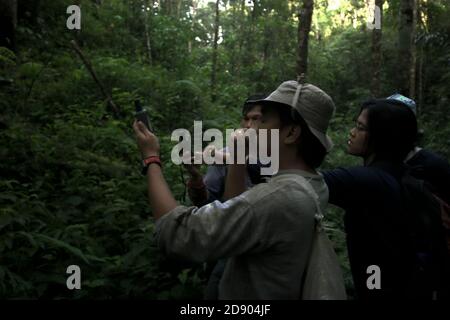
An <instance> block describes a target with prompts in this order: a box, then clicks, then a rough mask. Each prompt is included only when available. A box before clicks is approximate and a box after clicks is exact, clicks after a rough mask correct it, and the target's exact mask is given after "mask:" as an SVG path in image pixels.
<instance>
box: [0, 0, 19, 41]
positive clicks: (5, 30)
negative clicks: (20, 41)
mask: <svg viewBox="0 0 450 320" xmlns="http://www.w3.org/2000/svg"><path fill="white" fill-rule="evenodd" d="M16 27H17V0H0V47H7V48H9V49H11V50H15V49H16V37H15V34H16Z"/></svg>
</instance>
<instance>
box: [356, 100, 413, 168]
mask: <svg viewBox="0 0 450 320" xmlns="http://www.w3.org/2000/svg"><path fill="white" fill-rule="evenodd" d="M364 110H367V127H368V132H369V140H368V148H369V150H370V152H373V153H374V154H375V159H376V160H389V161H394V162H403V160H404V159H405V157H406V155H407V154H408V152H410V151H411V150H412V149H413V148H414V146H415V143H416V141H417V119H416V116H415V115H414V113H413V111H412V110H410V108H409V107H407V106H405V105H404V104H403V103H401V102H398V101H396V100H392V99H377V100H369V101H366V102H364V103H363V105H362V107H361V110H360V114H361V112H363V111H364Z"/></svg>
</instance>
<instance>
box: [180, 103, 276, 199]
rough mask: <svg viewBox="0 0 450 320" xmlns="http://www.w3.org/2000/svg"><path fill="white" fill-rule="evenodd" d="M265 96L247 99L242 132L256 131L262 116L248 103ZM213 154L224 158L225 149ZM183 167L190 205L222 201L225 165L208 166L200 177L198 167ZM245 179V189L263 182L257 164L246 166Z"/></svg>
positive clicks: (254, 106) (243, 109)
mask: <svg viewBox="0 0 450 320" xmlns="http://www.w3.org/2000/svg"><path fill="white" fill-rule="evenodd" d="M266 96H267V95H263V94H255V95H252V96H250V97H248V99H247V100H246V101H245V103H244V105H243V108H242V119H241V123H240V128H242V129H244V130H246V129H250V128H252V129H255V130H257V129H258V124H259V122H260V120H261V116H262V114H261V105H259V104H257V103H252V102H250V101H253V100H260V99H264V98H265V97H266ZM215 152H216V153H221V154H223V155H224V156H225V153H226V152H227V148H224V149H223V150H218V151H215ZM185 167H186V169H187V171H188V173H189V175H190V178H189V179H188V181H187V187H188V195H189V199H190V200H191V202H192V204H194V205H195V206H202V205H205V204H208V203H211V202H213V201H215V200H223V198H222V197H223V194H224V191H225V181H226V177H227V172H228V166H227V165H226V164H223V165H210V166H208V169H207V172H206V174H205V176H202V174H201V173H200V170H199V165H194V164H185ZM245 177H246V182H245V184H246V188H247V189H249V188H251V187H252V186H254V185H256V184H258V183H261V182H263V181H264V178H263V177H261V175H260V165H259V164H247V170H246V175H245Z"/></svg>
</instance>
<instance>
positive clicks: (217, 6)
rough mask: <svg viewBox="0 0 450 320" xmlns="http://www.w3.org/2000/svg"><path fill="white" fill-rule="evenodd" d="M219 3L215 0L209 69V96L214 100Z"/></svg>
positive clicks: (218, 0)
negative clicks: (210, 64) (210, 65)
mask: <svg viewBox="0 0 450 320" xmlns="http://www.w3.org/2000/svg"><path fill="white" fill-rule="evenodd" d="M219 4H220V0H216V15H215V20H214V39H213V54H212V70H211V98H212V100H213V101H215V100H216V72H217V42H218V41H219V12H220V11H219Z"/></svg>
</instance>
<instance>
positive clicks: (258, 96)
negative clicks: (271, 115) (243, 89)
mask: <svg viewBox="0 0 450 320" xmlns="http://www.w3.org/2000/svg"><path fill="white" fill-rule="evenodd" d="M265 97H267V94H263V93H257V94H254V95H251V96H249V97H248V98H247V99H246V100H245V102H244V105H243V106H242V115H243V116H245V115H246V114H247V113H249V112H250V110H251V109H252V108H253V107H254V106H255V105H257V104H258V103H257V102H252V101H254V100H262V99H264V98H265Z"/></svg>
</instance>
